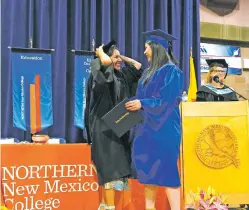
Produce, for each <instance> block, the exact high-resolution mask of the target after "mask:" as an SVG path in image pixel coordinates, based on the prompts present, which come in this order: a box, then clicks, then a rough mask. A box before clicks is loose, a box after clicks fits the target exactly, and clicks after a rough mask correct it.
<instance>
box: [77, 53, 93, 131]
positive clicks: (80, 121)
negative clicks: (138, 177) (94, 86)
mask: <svg viewBox="0 0 249 210" xmlns="http://www.w3.org/2000/svg"><path fill="white" fill-rule="evenodd" d="M92 59H93V53H92V52H87V51H83V52H82V51H78V52H76V53H75V65H74V66H75V67H74V68H75V70H74V71H75V74H74V85H75V86H74V87H75V89H74V101H75V103H74V125H75V126H76V127H79V128H81V129H84V128H85V126H84V110H85V105H86V103H85V99H86V98H85V92H86V85H87V80H88V78H89V75H90V73H91V69H90V67H91V61H92Z"/></svg>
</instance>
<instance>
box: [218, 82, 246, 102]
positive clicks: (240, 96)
mask: <svg viewBox="0 0 249 210" xmlns="http://www.w3.org/2000/svg"><path fill="white" fill-rule="evenodd" d="M215 82H217V83H220V84H221V85H224V86H225V87H226V88H228V89H230V90H232V91H233V92H235V93H236V94H237V95H238V96H239V98H243V99H244V100H248V99H247V98H245V97H244V96H242V95H241V94H239V93H238V92H236V91H235V90H234V89H232V88H230V87H229V86H227V85H225V84H224V83H223V82H220V81H215Z"/></svg>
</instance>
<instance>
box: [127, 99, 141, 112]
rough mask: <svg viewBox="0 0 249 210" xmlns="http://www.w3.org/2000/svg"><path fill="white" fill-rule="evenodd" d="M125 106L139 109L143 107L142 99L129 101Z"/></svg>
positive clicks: (133, 109) (130, 109)
mask: <svg viewBox="0 0 249 210" xmlns="http://www.w3.org/2000/svg"><path fill="white" fill-rule="evenodd" d="M125 108H126V109H127V110H128V111H137V110H139V109H141V108H142V104H141V102H140V100H134V101H129V102H127V103H126V104H125Z"/></svg>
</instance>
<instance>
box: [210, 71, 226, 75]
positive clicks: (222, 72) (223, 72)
mask: <svg viewBox="0 0 249 210" xmlns="http://www.w3.org/2000/svg"><path fill="white" fill-rule="evenodd" d="M212 72H216V73H221V74H225V73H226V71H224V70H213V71H212Z"/></svg>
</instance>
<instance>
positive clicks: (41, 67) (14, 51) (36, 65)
mask: <svg viewBox="0 0 249 210" xmlns="http://www.w3.org/2000/svg"><path fill="white" fill-rule="evenodd" d="M11 59H12V93H13V126H14V127H16V128H19V129H21V130H23V131H26V132H29V133H32V134H34V133H36V132H39V131H41V130H43V129H45V128H47V127H49V126H52V125H53V107H52V79H51V50H44V49H23V48H11Z"/></svg>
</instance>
